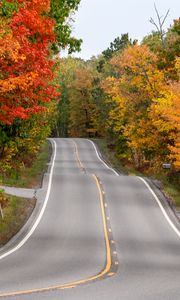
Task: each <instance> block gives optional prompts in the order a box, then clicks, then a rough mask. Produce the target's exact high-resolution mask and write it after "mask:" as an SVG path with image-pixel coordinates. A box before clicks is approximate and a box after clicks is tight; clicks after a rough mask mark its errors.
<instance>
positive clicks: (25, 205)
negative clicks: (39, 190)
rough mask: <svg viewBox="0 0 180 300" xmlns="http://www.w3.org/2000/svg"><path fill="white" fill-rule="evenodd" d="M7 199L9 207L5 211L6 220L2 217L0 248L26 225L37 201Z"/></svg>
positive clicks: (0, 219)
mask: <svg viewBox="0 0 180 300" xmlns="http://www.w3.org/2000/svg"><path fill="white" fill-rule="evenodd" d="M7 197H8V198H9V205H8V206H7V207H6V208H4V210H3V214H4V218H3V219H2V217H1V215H0V247H2V246H3V245H5V244H6V243H7V242H8V241H9V240H10V239H11V238H12V237H13V236H14V235H15V234H16V233H17V232H18V231H19V230H20V229H21V227H22V226H23V225H24V224H25V222H26V221H27V220H28V218H29V217H30V215H31V213H32V211H33V209H34V206H35V202H36V200H35V199H24V198H17V197H15V196H7Z"/></svg>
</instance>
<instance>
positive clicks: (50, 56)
mask: <svg viewBox="0 0 180 300" xmlns="http://www.w3.org/2000/svg"><path fill="white" fill-rule="evenodd" d="M79 2H80V0H71V1H66V0H58V1H56V0H51V1H50V0H2V1H1V3H0V174H1V177H3V176H9V175H11V174H12V173H14V172H16V171H17V172H18V171H19V169H21V168H24V166H28V165H30V164H31V163H32V160H33V159H34V157H35V156H36V153H37V152H38V150H39V148H40V146H41V144H42V143H43V142H44V141H45V139H46V138H47V137H48V136H49V135H50V133H51V129H52V127H54V125H53V124H54V116H55V112H56V107H57V103H58V101H59V99H60V93H59V85H57V80H56V77H57V76H56V73H57V66H58V63H57V61H58V60H57V59H56V54H58V53H59V51H60V50H61V49H64V48H67V49H68V51H69V53H72V52H73V51H76V50H79V49H80V44H81V40H77V39H75V38H74V37H72V34H71V28H70V26H69V22H68V20H69V16H70V15H71V13H73V12H74V11H75V10H77V8H78V4H79Z"/></svg>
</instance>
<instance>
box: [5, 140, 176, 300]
mask: <svg viewBox="0 0 180 300" xmlns="http://www.w3.org/2000/svg"><path fill="white" fill-rule="evenodd" d="M52 143H53V147H54V156H53V157H52V160H51V172H50V175H49V176H48V177H47V180H46V181H47V183H46V185H45V187H46V188H45V187H44V188H43V189H42V190H41V191H39V193H38V194H37V196H38V201H39V213H40V214H39V213H38V214H37V216H36V219H35V220H34V225H33V230H34V232H31V233H32V234H31V236H30V237H29V238H28V239H27V238H26V237H24V238H25V239H27V241H26V242H25V243H24V245H22V246H21V244H18V245H16V246H15V244H14V246H13V247H14V250H15V247H16V248H17V249H16V251H14V250H12V249H10V248H9V249H8V250H6V254H5V255H7V256H5V255H4V254H3V253H2V251H0V299H18V300H21V299H23V300H26V299H28V300H30V299H40V300H41V299H43V300H46V299H48V300H49V299H55V300H56V299H62V300H81V299H82V300H86V299H87V300H100V299H103V300H106V299H108V300H109V299H110V300H119V299H122V300H179V299H180V232H179V228H178V224H176V220H175V219H173V216H171V220H172V222H173V224H175V226H176V227H175V228H174V227H173V224H169V219H168V217H167V216H166V215H165V216H164V214H163V212H162V210H161V209H160V207H159V205H158V203H157V200H156V199H155V197H154V196H153V194H152V192H151V191H150V190H149V189H148V187H147V186H146V185H145V183H144V182H143V181H142V180H141V179H139V178H138V177H135V176H133V177H129V176H123V175H118V173H116V172H115V171H114V170H112V169H111V168H109V167H108V166H107V165H105V164H104V163H103V161H102V160H101V159H100V157H99V154H98V153H97V151H96V149H95V147H94V145H93V144H92V143H91V142H90V141H88V140H85V139H73V140H72V139H54V140H53V141H52ZM44 201H45V202H44ZM43 203H45V204H46V205H44V206H42V205H43ZM170 222H171V221H170ZM29 227H32V224H31V225H29ZM35 227H36V228H35ZM26 229H27V228H26ZM28 230H29V231H30V228H29V229H28ZM33 230H31V231H33ZM178 233H179V234H178ZM29 235H30V234H29ZM21 239H22V236H20V237H18V243H19V242H20V240H21ZM11 250H12V251H11ZM10 251H11V252H13V251H14V252H13V253H11V254H10ZM8 254H9V255H8ZM3 256H5V257H3Z"/></svg>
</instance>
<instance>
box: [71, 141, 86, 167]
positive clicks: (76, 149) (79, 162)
mask: <svg viewBox="0 0 180 300" xmlns="http://www.w3.org/2000/svg"><path fill="white" fill-rule="evenodd" d="M72 142H73V144H74V147H75V153H76V160H77V163H78V165H79V167H80V169H82V170H85V168H84V166H83V164H82V162H81V160H80V157H79V151H78V147H77V144H76V142H75V141H74V140H72Z"/></svg>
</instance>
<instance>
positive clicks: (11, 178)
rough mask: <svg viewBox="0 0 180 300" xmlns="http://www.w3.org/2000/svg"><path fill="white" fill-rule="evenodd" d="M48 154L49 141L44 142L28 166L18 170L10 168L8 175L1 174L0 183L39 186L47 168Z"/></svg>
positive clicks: (49, 148) (27, 186)
mask: <svg viewBox="0 0 180 300" xmlns="http://www.w3.org/2000/svg"><path fill="white" fill-rule="evenodd" d="M50 155H51V146H50V144H49V142H45V143H44V144H43V145H42V146H41V148H40V150H39V153H38V154H37V155H36V157H34V159H33V161H32V164H31V165H30V166H23V167H22V168H21V169H18V170H14V169H11V170H10V171H9V173H8V175H6V174H2V175H1V176H0V184H1V185H9V186H15V187H26V188H39V187H40V186H41V182H42V177H43V174H44V172H45V171H46V169H47V164H48V161H49V158H50Z"/></svg>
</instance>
